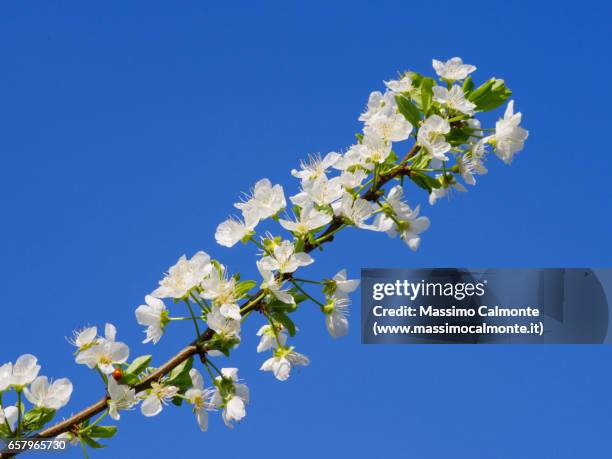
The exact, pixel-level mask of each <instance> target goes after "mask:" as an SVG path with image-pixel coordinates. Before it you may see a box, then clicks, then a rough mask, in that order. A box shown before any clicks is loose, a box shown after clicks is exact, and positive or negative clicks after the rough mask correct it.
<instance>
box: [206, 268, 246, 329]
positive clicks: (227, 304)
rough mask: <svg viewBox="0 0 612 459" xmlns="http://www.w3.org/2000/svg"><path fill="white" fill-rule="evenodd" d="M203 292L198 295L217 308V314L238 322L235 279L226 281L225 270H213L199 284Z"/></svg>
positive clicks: (238, 307)
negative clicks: (211, 302)
mask: <svg viewBox="0 0 612 459" xmlns="http://www.w3.org/2000/svg"><path fill="white" fill-rule="evenodd" d="M200 286H201V287H202V289H203V291H202V292H201V293H200V296H201V297H202V298H205V299H207V300H212V301H213V303H214V304H215V305H217V306H219V312H220V313H221V314H222V315H223V316H224V317H227V318H229V319H234V320H240V318H241V317H240V306H238V303H237V301H238V300H237V299H236V292H235V289H236V279H234V278H233V277H232V278H230V279H227V277H226V272H225V268H224V267H222V268H221V272H217V271H216V270H214V271H213V272H212V273H211V274H210V276H208V277H207V278H206V279H204V280H203V281H202V283H201V284H200Z"/></svg>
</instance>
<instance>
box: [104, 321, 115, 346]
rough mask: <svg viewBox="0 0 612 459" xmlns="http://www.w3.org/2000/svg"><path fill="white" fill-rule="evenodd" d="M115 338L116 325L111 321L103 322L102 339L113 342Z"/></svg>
mask: <svg viewBox="0 0 612 459" xmlns="http://www.w3.org/2000/svg"><path fill="white" fill-rule="evenodd" d="M115 338H117V327H115V326H114V325H113V324H111V323H107V324H104V340H105V341H113V342H114V341H115Z"/></svg>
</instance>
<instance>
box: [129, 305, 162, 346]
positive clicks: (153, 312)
mask: <svg viewBox="0 0 612 459" xmlns="http://www.w3.org/2000/svg"><path fill="white" fill-rule="evenodd" d="M145 303H146V304H143V305H140V306H138V308H136V312H135V314H136V321H137V322H138V323H139V324H140V325H143V326H145V327H147V328H146V330H145V333H146V335H147V336H146V338H145V339H144V341H143V343H148V342H153V344H156V343H157V342H158V341H159V340H160V338H161V336H162V334H163V333H164V328H165V327H166V325H167V323H168V311H167V310H166V305H165V304H164V302H163V301H162V300H160V299H158V298H155V297H153V296H151V295H147V296H145Z"/></svg>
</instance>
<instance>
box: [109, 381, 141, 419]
mask: <svg viewBox="0 0 612 459" xmlns="http://www.w3.org/2000/svg"><path fill="white" fill-rule="evenodd" d="M108 395H109V397H110V399H109V400H108V414H109V415H110V417H111V418H113V419H114V420H115V421H118V420H119V418H120V417H121V416H120V415H119V411H120V410H129V409H131V408H132V407H134V405H136V403H138V398H137V397H136V391H135V389H133V388H132V387H130V386H128V385H125V384H119V383H118V382H117V381H115V379H114V378H108Z"/></svg>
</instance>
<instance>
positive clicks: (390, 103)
mask: <svg viewBox="0 0 612 459" xmlns="http://www.w3.org/2000/svg"><path fill="white" fill-rule="evenodd" d="M384 107H387V108H388V109H391V110H394V109H396V108H397V103H396V102H395V96H394V95H393V93H391V92H386V93H385V94H384V95H383V93H381V92H380V91H374V92H372V93H370V97H369V98H368V106H367V108H366V111H365V112H364V113H362V114H361V116H359V121H366V122H367V121H369V120H370V119H371V118H372V117H373V116H374V115H376V114H377V113H378V112H380V111H381V110H382V109H383V108H384Z"/></svg>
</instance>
